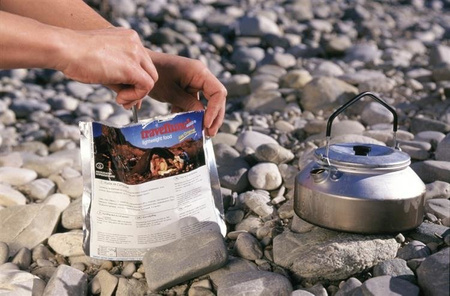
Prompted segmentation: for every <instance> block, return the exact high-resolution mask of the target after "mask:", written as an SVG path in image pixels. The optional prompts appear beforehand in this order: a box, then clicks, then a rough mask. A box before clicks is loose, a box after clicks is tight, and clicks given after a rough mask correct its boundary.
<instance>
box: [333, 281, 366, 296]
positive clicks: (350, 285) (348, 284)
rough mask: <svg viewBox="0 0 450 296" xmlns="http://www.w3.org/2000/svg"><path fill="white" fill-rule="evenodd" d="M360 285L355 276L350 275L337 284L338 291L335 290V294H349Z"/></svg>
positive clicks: (338, 295) (341, 295) (342, 295)
mask: <svg viewBox="0 0 450 296" xmlns="http://www.w3.org/2000/svg"><path fill="white" fill-rule="evenodd" d="M361 285H362V283H361V282H360V281H359V280H358V279H357V278H354V277H351V278H349V279H348V280H347V281H345V282H344V283H343V284H342V285H339V291H337V293H336V294H335V296H345V295H351V294H352V293H353V292H354V291H355V290H356V289H357V288H358V287H360V286H361Z"/></svg>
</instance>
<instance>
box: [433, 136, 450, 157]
mask: <svg viewBox="0 0 450 296" xmlns="http://www.w3.org/2000/svg"><path fill="white" fill-rule="evenodd" d="M435 157H436V160H442V161H449V162H450V133H449V134H447V136H446V137H445V138H444V139H442V140H441V141H440V142H439V144H438V145H437V148H436V153H435Z"/></svg>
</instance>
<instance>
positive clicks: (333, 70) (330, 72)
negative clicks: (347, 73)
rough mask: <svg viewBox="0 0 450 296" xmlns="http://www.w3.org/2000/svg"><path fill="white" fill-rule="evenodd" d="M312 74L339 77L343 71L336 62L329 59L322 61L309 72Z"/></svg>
mask: <svg viewBox="0 0 450 296" xmlns="http://www.w3.org/2000/svg"><path fill="white" fill-rule="evenodd" d="M311 74H312V75H313V76H330V77H339V76H341V75H343V74H344V71H343V70H342V68H341V67H339V66H338V65H337V64H335V63H333V62H330V61H323V62H321V63H320V64H319V65H317V67H316V68H315V69H314V71H313V72H312V73H311Z"/></svg>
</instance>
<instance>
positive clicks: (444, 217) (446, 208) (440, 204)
mask: <svg viewBox="0 0 450 296" xmlns="http://www.w3.org/2000/svg"><path fill="white" fill-rule="evenodd" d="M425 211H426V212H427V213H431V214H434V215H435V216H436V217H438V218H439V219H441V221H442V224H443V225H444V226H447V227H450V200H448V199H446V198H437V199H429V200H427V202H426V203H425Z"/></svg>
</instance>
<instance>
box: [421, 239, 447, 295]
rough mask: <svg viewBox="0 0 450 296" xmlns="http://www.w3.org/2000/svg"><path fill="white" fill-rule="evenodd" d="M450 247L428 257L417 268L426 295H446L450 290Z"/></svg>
mask: <svg viewBox="0 0 450 296" xmlns="http://www.w3.org/2000/svg"><path fill="white" fill-rule="evenodd" d="M449 256H450V248H448V247H447V248H444V249H443V250H441V251H439V252H437V253H435V254H433V255H431V256H429V257H427V258H426V259H425V261H423V262H422V264H420V266H419V268H418V269H417V279H418V282H419V286H420V288H421V289H422V291H423V292H424V295H445V294H446V293H448V291H450V284H449V280H448V279H449V277H450V271H449V268H450V263H449V260H448V258H449Z"/></svg>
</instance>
